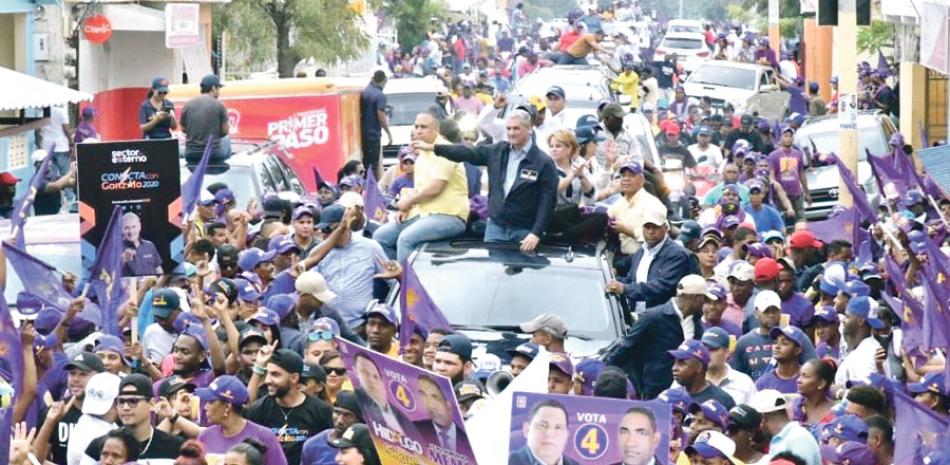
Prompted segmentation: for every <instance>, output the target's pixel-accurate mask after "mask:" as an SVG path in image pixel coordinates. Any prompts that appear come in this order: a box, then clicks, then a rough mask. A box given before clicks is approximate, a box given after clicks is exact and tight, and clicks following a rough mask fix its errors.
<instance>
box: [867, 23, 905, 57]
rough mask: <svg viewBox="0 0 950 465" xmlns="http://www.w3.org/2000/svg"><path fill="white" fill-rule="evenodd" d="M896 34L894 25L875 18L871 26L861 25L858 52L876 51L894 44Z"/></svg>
mask: <svg viewBox="0 0 950 465" xmlns="http://www.w3.org/2000/svg"><path fill="white" fill-rule="evenodd" d="M895 36H896V32H895V31H894V25H893V24H891V23H888V22H886V21H879V20H873V21H871V25H870V26H859V27H858V53H866V52H876V51H877V50H879V49H881V48H886V47H890V46H893V44H894V37H895Z"/></svg>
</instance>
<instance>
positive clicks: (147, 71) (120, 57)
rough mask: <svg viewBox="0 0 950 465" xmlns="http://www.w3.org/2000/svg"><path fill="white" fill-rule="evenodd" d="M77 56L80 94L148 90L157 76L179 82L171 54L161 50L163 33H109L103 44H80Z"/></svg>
mask: <svg viewBox="0 0 950 465" xmlns="http://www.w3.org/2000/svg"><path fill="white" fill-rule="evenodd" d="M79 56H80V67H79V90H80V91H82V92H89V93H93V94H94V93H96V92H98V91H102V90H107V89H115V88H119V87H148V86H149V85H151V82H152V79H153V78H155V77H157V76H164V77H166V78H168V80H169V81H171V82H180V78H179V76H180V75H181V65H180V63H179V62H178V60H177V59H176V53H175V51H174V50H169V49H166V48H165V33H164V32H143V31H113V32H112V38H111V39H109V41H108V42H106V43H104V44H93V43H90V42H89V41H86V40H83V41H80V44H79ZM143 98H144V97H143Z"/></svg>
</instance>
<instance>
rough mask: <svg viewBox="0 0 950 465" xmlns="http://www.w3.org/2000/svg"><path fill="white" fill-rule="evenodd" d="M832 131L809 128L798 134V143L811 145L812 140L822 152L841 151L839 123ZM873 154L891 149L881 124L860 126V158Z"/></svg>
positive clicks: (864, 158)
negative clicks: (869, 153) (812, 130)
mask: <svg viewBox="0 0 950 465" xmlns="http://www.w3.org/2000/svg"><path fill="white" fill-rule="evenodd" d="M832 129H833V130H831V131H822V132H817V131H816V132H810V131H808V128H807V127H805V128H802V131H801V132H799V133H798V134H796V139H797V140H796V143H797V144H798V146H799V147H811V141H814V142H815V147H818V151H819V152H821V153H830V152H834V153H839V152H840V151H841V150H840V149H841V145H840V143H841V140H840V139H839V135H838V123H837V122H836V123H835V124H834V126H832ZM868 151H870V152H871V154H873V155H884V154H886V153H887V152H889V151H890V147H888V145H887V139H885V137H884V135H883V133H882V132H881V128H880V127H879V126H876V125H875V126H858V160H867V158H868V156H867V152H868Z"/></svg>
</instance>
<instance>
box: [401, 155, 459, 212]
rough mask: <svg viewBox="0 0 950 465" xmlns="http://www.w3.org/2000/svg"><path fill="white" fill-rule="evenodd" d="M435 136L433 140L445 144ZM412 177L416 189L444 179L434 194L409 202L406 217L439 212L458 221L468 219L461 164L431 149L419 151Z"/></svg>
mask: <svg viewBox="0 0 950 465" xmlns="http://www.w3.org/2000/svg"><path fill="white" fill-rule="evenodd" d="M439 139H440V140H437V141H436V143H445V141H444V140H442V138H441V137H440V138H439ZM413 180H414V182H415V186H416V187H415V189H416V190H419V189H424V188H425V186H428V185H429V183H431V182H433V181H446V184H445V187H444V188H442V192H439V193H438V194H437V195H436V196H435V197H432V198H430V199H428V200H424V201H422V202H420V203H417V204H415V205H413V206H412V209H411V210H410V211H409V218H415V217H416V216H429V215H435V214H442V215H451V216H457V217H459V218H461V219H462V221H467V220H468V207H469V206H468V180H467V178H466V177H465V167H464V166H462V164H461V163H456V162H454V161H451V160H449V159H447V158H442V157H439V156H436V154H434V153H432V152H420V153H419V157H418V158H416V166H415V172H414V173H413Z"/></svg>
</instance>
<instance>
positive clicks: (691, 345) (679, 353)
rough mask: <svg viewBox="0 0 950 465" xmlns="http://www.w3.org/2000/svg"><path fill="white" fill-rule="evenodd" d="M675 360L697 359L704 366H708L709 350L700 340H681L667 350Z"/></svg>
mask: <svg viewBox="0 0 950 465" xmlns="http://www.w3.org/2000/svg"><path fill="white" fill-rule="evenodd" d="M668 352H669V354H670V355H672V356H673V358H675V359H677V360H689V359H695V360H699V361H700V362H701V363H702V364H703V365H704V366H709V350H708V349H706V346H704V345H703V343H702V342H699V341H697V340H695V339H691V340H689V341H686V342H683V343H682V344H680V346H679V347H677V348H676V349H674V350H670V351H668Z"/></svg>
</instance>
